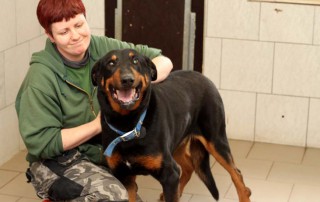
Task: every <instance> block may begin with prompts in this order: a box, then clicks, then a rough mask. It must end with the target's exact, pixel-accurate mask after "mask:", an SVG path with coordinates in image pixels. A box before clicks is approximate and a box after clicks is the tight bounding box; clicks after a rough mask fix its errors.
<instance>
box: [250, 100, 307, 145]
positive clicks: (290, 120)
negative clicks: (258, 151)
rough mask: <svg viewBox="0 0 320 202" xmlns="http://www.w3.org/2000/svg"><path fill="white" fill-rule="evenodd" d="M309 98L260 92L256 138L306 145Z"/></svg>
mask: <svg viewBox="0 0 320 202" xmlns="http://www.w3.org/2000/svg"><path fill="white" fill-rule="evenodd" d="M308 110H309V99H307V98H298V97H289V96H277V95H267V94H259V95H258V99H257V115H256V116H257V117H256V131H255V140H256V141H259V142H269V143H278V144H279V143H280V144H288V145H296V146H305V145H306V134H307V125H308V122H307V121H308Z"/></svg>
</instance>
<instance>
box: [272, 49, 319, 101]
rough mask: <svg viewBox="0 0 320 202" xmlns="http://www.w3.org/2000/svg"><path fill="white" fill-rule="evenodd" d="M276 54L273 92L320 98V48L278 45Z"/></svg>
mask: <svg viewBox="0 0 320 202" xmlns="http://www.w3.org/2000/svg"><path fill="white" fill-rule="evenodd" d="M275 52H276V53H275V64H274V84H273V86H274V89H273V92H274V93H276V94H285V95H295V96H305V97H320V71H319V64H320V47H319V46H311V45H297V44H277V45H276V50H275Z"/></svg>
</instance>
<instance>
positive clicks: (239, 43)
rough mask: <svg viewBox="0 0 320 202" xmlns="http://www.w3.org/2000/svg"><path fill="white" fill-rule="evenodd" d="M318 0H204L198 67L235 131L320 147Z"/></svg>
mask: <svg viewBox="0 0 320 202" xmlns="http://www.w3.org/2000/svg"><path fill="white" fill-rule="evenodd" d="M319 44H320V8H319V7H317V6H310V5H294V4H277V3H258V2H248V1H246V0H224V1H222V0H207V1H206V30H205V51H204V52H205V58H204V67H203V69H204V70H203V73H204V74H205V75H206V76H208V77H209V78H211V80H213V81H214V82H215V83H216V85H217V86H218V87H219V89H220V92H221V94H222V97H223V99H224V103H225V108H226V113H227V131H228V136H229V137H230V138H233V139H242V140H251V141H261V142H270V143H277V144H288V145H296V146H308V147H318V148H320V116H319V115H318V113H319V112H320V47H319Z"/></svg>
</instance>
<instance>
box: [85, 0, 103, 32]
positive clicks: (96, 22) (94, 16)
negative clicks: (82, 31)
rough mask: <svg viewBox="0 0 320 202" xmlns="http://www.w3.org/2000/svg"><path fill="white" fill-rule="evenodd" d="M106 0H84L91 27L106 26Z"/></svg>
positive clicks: (99, 27) (100, 27)
mask: <svg viewBox="0 0 320 202" xmlns="http://www.w3.org/2000/svg"><path fill="white" fill-rule="evenodd" d="M104 2H105V1H104V0H95V1H94V3H92V0H83V3H84V5H85V7H86V11H87V21H88V23H89V25H90V28H91V29H97V28H98V29H103V28H104Z"/></svg>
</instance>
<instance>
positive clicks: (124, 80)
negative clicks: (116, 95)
mask: <svg viewBox="0 0 320 202" xmlns="http://www.w3.org/2000/svg"><path fill="white" fill-rule="evenodd" d="M133 82H134V77H133V76H132V75H124V76H122V77H121V84H122V85H123V86H124V87H131V86H132V84H133Z"/></svg>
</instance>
